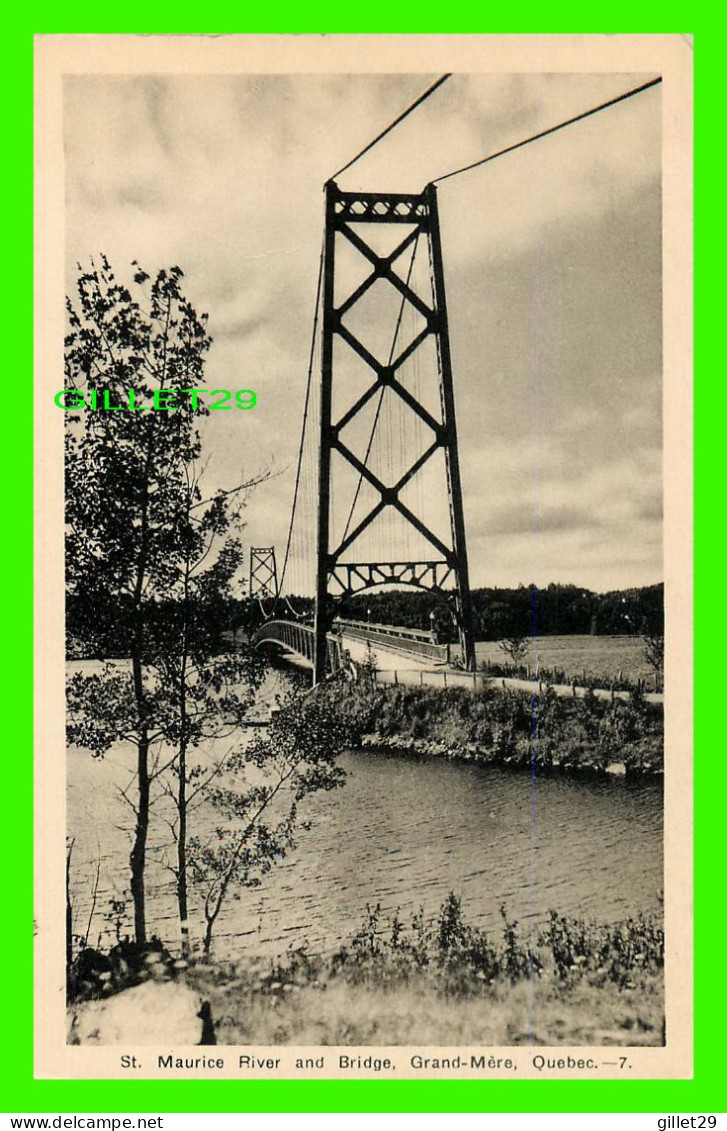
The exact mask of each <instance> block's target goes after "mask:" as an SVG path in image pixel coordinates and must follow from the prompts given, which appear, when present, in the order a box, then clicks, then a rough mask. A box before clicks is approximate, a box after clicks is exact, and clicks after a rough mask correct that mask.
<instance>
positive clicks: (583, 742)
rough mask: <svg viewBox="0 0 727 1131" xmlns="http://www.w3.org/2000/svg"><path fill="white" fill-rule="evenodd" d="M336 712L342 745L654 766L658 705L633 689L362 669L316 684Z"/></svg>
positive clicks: (558, 763)
mask: <svg viewBox="0 0 727 1131" xmlns="http://www.w3.org/2000/svg"><path fill="white" fill-rule="evenodd" d="M315 694H316V695H320V696H322V697H324V698H325V699H326V700H327V701H328V702H329V704H330V705H331V706H332V707H333V708H334V709H335V710H336V711H337V712H338V713H339V714H340V715H341V717H342V718H343V719H344V721H345V723H346V725H347V727H348V729H349V731H350V734H351V743H352V745H359V746H368V747H376V748H381V749H388V750H392V751H397V752H398V751H402V752H403V751H406V752H414V753H416V754H419V755H421V756H427V757H444V758H448V759H451V760H459V761H465V762H471V763H474V764H476V765H483V766H487V765H499V766H506V767H513V768H527V769H528V770H530V771H532V770H533V769H534V770H535V771H536V772H537V773H543V772H548V771H557V772H564V773H577V772H585V773H595V774H607V773H609V774H618V775H625V776H632V777H635V776H645V775H646V776H655V775H659V774H661V773H663V768H664V712H663V707H662V706H661V705H660V704H654V703H649V702H647V701H646V700H645V699H644V697H643V695H641V694H639V693H638V692H635V693H633V694H632V695H631V696H630V697H629V698H628V699H618V698H617V699H614V700H613V701H611V700H603V699H599V698H597V697H596V696H595V695H593V694H592V693H591V692H586V694H585V695H584V696H583V697H581V698H577V699H568V698H563V697H560V696H558V695H556V694H555V692H554V691H553V690H552V689H551V688H545V689H544V690H543V692H542V694H541V695H539V696H538V697H537V698H534V697H533V696H531V695H528V694H527V692H524V691H516V690H511V689H495V688H492V687H488V686H485V687H482V688H478V689H477V690H469V689H466V688H447V689H439V688H437V689H435V688H429V687H406V686H391V685H382V684H380V683H378V682H376V681H375V680H373V679H371V678H367V674H366V672H365V670H364V671H363V673H362V674H361V677H360V678H359V680H358V681H357V682H355V683H347V682H343V681H338V680H335V681H331V682H329V683H326V684H322V685H321V686H320V687H319V688H317V689H316V692H315Z"/></svg>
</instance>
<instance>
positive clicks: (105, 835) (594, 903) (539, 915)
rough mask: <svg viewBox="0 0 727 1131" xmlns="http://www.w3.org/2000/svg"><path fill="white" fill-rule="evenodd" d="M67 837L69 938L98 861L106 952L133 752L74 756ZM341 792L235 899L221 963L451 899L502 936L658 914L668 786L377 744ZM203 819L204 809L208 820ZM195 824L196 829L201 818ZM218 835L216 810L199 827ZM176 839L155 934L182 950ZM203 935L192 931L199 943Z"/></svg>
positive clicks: (154, 868) (357, 762) (79, 928)
mask: <svg viewBox="0 0 727 1131" xmlns="http://www.w3.org/2000/svg"><path fill="white" fill-rule="evenodd" d="M68 759H69V762H68V767H69V774H68V782H69V789H68V826H69V834H70V835H71V836H73V837H75V843H74V849H73V861H72V889H73V894H74V930H75V931H76V932H78V933H85V927H86V922H87V918H88V914H89V906H90V900H91V893H92V889H93V884H94V876H95V872H96V864H97V861H99V860H100V862H101V869H100V877H99V885H98V894H97V900H96V910H95V912H94V919H93V923H92V928H91V932H90V941H91V942H92V943H94V944H96V943H97V942H99V941H101V942H102V943H105V944H108V942H109V941H110V939H112V937H113V934H114V930H115V928H114V926H113V921H112V920H113V917H112V916H111V917H108V912H109V903H110V900H111V899H112V898H116V899H119V900H122V901H123V900H124V899H126V901H127V908H126V913H125V914H123V915H122V917H121V918H122V930H129V926H128V923H129V912H130V902H129V901H128V895H126V896H125V895H124V889H125V888H126V887H127V885H128V853H129V845H130V841H129V835H128V831H124V827H126V829H127V830H128V827H129V826H130V825H131V824H132V819H131V816H130V814H129V813H128V811H125V807H124V803H123V801H122V800H121V799H120V798H119V797H118V794H117V791H116V788H115V787H116V786H117V785H119V784H123V785H126V784H128V782H129V780H130V776H131V768H132V767H133V748H131V747H129V746H127V747H123V746H118V747H116V748H114V749H113V750H112V751H111V752H110V753H109V754H108V755H107V756H106V758H105V759H103V760H101V761H100V760H94V759H92V757H91V755H90V754H89V753H88V752H86V751H83V750H78V749H74V748H72V749H71V750H70V751H69V755H68ZM341 764H342V765H343V767H344V768H345V770H346V774H347V781H346V784H345V786H344V787H343V788H341V789H337V790H334V791H332V792H330V793H323V794H321V795H316V796H313V797H311V798H310V799H308V802H307V804H305V803H304V804H305V811H304V813H303V814H302V815H303V817H304V818H305V819H306V820H307V821H309V822H310V828H304V829H302V830H301V831H300V834H299V837H298V844H297V847H296V848H295V849H294V850H292V851H291V852H290V854H289V856H288V857H287V858H286V859H285V860H284V861H282V862H281V863H280V864H278V865H276V866H275V867H274V868H273V870H272V871H271V872H270V874H269V875H268V876H266V877H264V878H263V881H262V885H261V887H260V888H257V889H252V890H246V889H243V890H241V891H240V893H239V899H234V900H229V901H228V903H227V904H226V906H225V908H224V910H223V912H222V914H221V916H220V919H219V921H218V924H217V931H216V939H217V943H216V950H217V953H219V954H225V955H236V954H243V953H245V952H247V953H250V952H258V953H265V954H274V953H279V952H282V951H284V950H285V949H286V947H287V946H289V945H300V944H301V943H302V941H303V940H304V939H308V941H309V942H310V944H311V946H312V947H313V948H319V947H320V948H324V949H331V948H333V947H334V946H335V945H336V944H338V943H340V942H342V941H344V940H345V939H347V938H349V937H350V936H351V934H352V933H353V931H355V930H356V928H357V927H358V926H359V925H360V924H361V922H362V919H363V917H364V915H365V911H366V905H367V903H368V904H376V903H379V902H380V903H381V905H382V907H383V908H384V909H385V910H389V911H391V910H394V909H396V908H399V909H400V911H401V913H402V914H403V916H404V917H408V915H409V914H410V913H412V912H416V911H418V910H419V908H423V909H424V912H425V913H426V914H434V913H436V911H437V909H438V908H439V906H440V904H441V903H442V901H443V900H444V899H445V897H446V896H447V895H448V893H449V892H450V891H454V892H456V893H457V894H458V895H460V896H461V897H462V900H463V910H464V913H465V917H466V918H467V919H468V920H470V921H471V922H475V923H478V924H480V925H482V926H485V927H492V928H495V929H497V930H499V926H500V917H499V908H500V906H501V905H502V904H503V903H504V904H505V905H506V907H507V911H508V915H509V917H511V918H516V919H519V920H520V921H526V920H533V921H535V920H538V921H539V920H542V919H543V918H544V917H545V916H546V915H547V912H548V910H549V909H551V908H553V909H555V910H557V911H560V912H563V913H569V914H577V915H585V916H590V917H593V918H596V919H599V920H604V921H606V920H613V919H618V918H624V917H627V916H630V915H635V914H638V913H639V912H641V911H644V912H649V911H658V910H659V907H660V903H659V900H660V892H661V889H662V886H663V881H662V868H663V863H662V847H663V843H662V808H663V793H662V786H661V783H660V781H655V780H649V781H626V780H625V779H623V778H619V779H610V778H608V779H594V778H580V777H565V776H555V775H553V776H544V777H541V778H538V779H536V780H535V781H532V780H531V778H530V775H529V774H528V773H527V772H522V771H519V772H516V771H506V770H501V769H498V768H492V767H489V768H483V767H477V766H472V765H467V764H461V763H456V762H447V761H446V760H444V759H438V758H434V759H431V758H430V759H425V758H420V757H417V756H415V755H394V754H392V753H390V752H380V751H375V750H371V749H365V750H352V751H349V752H347V753H346V754H344V755H343V756H342V759H341ZM200 813H202V811H201V810H200ZM198 819H199V818H198ZM203 821H206V828H205V829H203V831H207V832H209V831H211V830H212V829H213V828H214V824H215V819H214V814H213V813H211V814H210V815H209V816H208V817H206V818H203ZM169 839H170V838H169V835H168V832H167V834H166V839H165V830H164V827H163V825H162V823H161V822H160V821H159V820H157V822H156V826H155V827H154V828H153V829H152V836H151V841H150V845H151V850H150V864H149V873H148V888H149V914H148V917H149V920H150V925H151V929H152V930H154V931H155V932H156V933H158V934H160V935H161V936H162V937H163V938H165V939H166V940H168V941H169V942H171V943H176V938H177V928H176V923H175V917H174V901H173V886H172V884H173V881H172V877H171V875H170V873H169V872H168V871H166V870H165V869H164V868H163V867H162V857H163V855H164V853H165V851H167V849H168V844H169ZM201 928H202V924H201V922H200V921H199V919H197V920H196V921H195V933H196V935H197V936H198V937H200V936H201Z"/></svg>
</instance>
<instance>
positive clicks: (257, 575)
mask: <svg viewBox="0 0 727 1131" xmlns="http://www.w3.org/2000/svg"><path fill="white" fill-rule="evenodd" d="M277 595H278V570H277V566H276V564H275V547H274V546H251V547H250V597H251V598H252V599H258V600H261V601H262V600H265V598H267V597H277Z"/></svg>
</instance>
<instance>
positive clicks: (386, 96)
mask: <svg viewBox="0 0 727 1131" xmlns="http://www.w3.org/2000/svg"><path fill="white" fill-rule="evenodd" d="M691 58H692V55H691V44H690V41H689V38H688V37H685V36H679V35H655V36H650V35H636V36H596V35H583V36H565V35H563V36H562V35H547V36H517V35H515V36H487V35H482V36H480V35H466V36H457V35H452V36H449V35H448V36H429V35H422V36H418V35H412V36H401V35H396V36H383V35H382V36H375V35H360V36H347V35H334V36H318V35H300V36H277V35H260V36H258V35H249V36H244V35H241V36H234V35H231V36H209V37H207V36H163V35H159V36H134V35H121V36H114V35H103V36H80V35H79V36H50V35H49V36H39V37H38V38H37V46H36V146H37V149H36V171H37V196H36V225H37V227H36V232H37V243H36V248H37V263H36V278H37V320H36V374H35V381H36V406H37V407H36V414H37V437H38V439H37V508H38V509H37V586H38V598H37V600H38V605H37V626H38V628H37V632H38V635H37V643H36V648H37V688H38V691H37V746H36V782H37V789H36V795H37V856H36V951H37V968H36V970H37V978H36V1000H35V1008H36V1019H37V1020H36V1074H37V1075H38V1076H39V1077H72V1078H76V1077H78V1078H84V1077H86V1078H88V1077H91V1078H93V1077H98V1078H109V1077H112V1078H157V1079H177V1078H179V1079H187V1078H204V1079H248V1078H269V1079H274V1078H277V1079H296V1078H304V1077H307V1078H311V1077H318V1078H323V1079H326V1078H342V1077H371V1078H377V1079H384V1078H387V1079H388V1078H423V1079H425V1078H456V1079H472V1078H477V1079H486V1078H492V1079H495V1078H498V1079H501V1078H508V1079H523V1078H540V1079H552V1078H567V1079H574V1078H591V1079H637V1078H646V1077H662V1078H675V1077H689V1076H690V1075H691V1073H692V998H691V934H692V903H691V874H690V864H689V861H690V859H691V829H692V814H691V758H692V750H691V654H692V651H691V585H692V580H691V442H692V441H691V423H690V422H691V402H692V385H691V105H692V102H691V98H692V96H691V81H692V80H691Z"/></svg>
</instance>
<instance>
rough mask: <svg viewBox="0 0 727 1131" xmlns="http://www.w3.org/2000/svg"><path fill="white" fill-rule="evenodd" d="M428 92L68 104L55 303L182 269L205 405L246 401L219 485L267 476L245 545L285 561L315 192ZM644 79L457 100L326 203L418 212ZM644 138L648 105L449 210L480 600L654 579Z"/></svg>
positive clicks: (450, 280) (452, 304) (210, 87)
mask: <svg viewBox="0 0 727 1131" xmlns="http://www.w3.org/2000/svg"><path fill="white" fill-rule="evenodd" d="M436 77H437V76H435V75H432V76H428V75H399V76H396V75H393V76H392V75H382V76H376V75H351V76H349V75H346V76H335V75H332V76H300V77H298V76H249V75H240V76H236V75H233V76H230V75H223V76H215V75H210V76H198V75H194V76H169V77H167V76H161V77H160V76H148V77H147V76H142V77H128V78H126V77H119V76H102V75H100V76H75V77H70V78H67V79H66V82H65V152H66V205H67V227H66V247H67V260H68V286H69V288H72V286H73V276H74V265H75V263H76V261H81V262H82V263H84V262H87V261H88V258H89V256H90V255H92V254H94V253H95V252H98V251H100V250H103V251H105V252H106V254H107V255H108V256H109V258H110V259H111V262H112V264H113V265H114V267H115V270H116V272H117V274H118V275H119V276H121V277H122V278H124V279H125V281H127V282H130V280H131V269H130V263H131V261H132V260H134V259H136V260H138V261H139V262H140V263H141V264H142V265H144V266H145V268H146V270H147V271H150V272H153V271H154V270H156V269H157V268H159V267H162V266H170V265H172V264H178V265H179V266H181V267H182V269H183V270H184V272H185V276H186V283H187V290H188V293H189V295H190V297H191V299H192V301H193V302H194V304H195V305H196V307H197V309H198V310H204V311H207V312H208V313H209V316H210V330H211V333H212V336H213V338H214V344H213V346H212V350H211V353H210V357H209V365H208V376H209V380H210V382H211V383H213V384H214V385H217V386H219V387H224V388H230V389H236V388H243V387H251V388H254V389H256V390H257V392H258V395H259V405H258V407H257V408H256V409H255V410H254V411H253V412H250V413H246V414H242V413H217V414H213V417H211V418H210V419H209V420H208V421H207V422H205V436H206V444H207V447H208V451H209V453H210V455H211V461H210V467H209V475H210V481H211V485H213V486H217V485H225V484H227V485H230V484H231V483H234V482H236V481H237V479H238V478H239V475H240V472H241V471H244V472H245V473H248V474H253V473H254V472H256V471H257V470H258V469H259V468H260V467H262V466H264V465H270V466H273V467H274V468H275V469H276V470H277V472H278V474H277V475H276V476H275V477H274V478H273V479H271V480H270V481H269V482H268V483H267V484H265V485H264V486H262V487H260V488H259V489H258V491H257V493H256V494H255V496H254V498H253V499H252V500H251V502H250V504H249V507H248V512H247V521H248V528H247V535H248V538H249V540H250V542H251V543H252V544H258V545H268V544H275V545H276V546H277V547H278V548H279V551H278V552H279V554H280V553H282V549H283V547H284V544H285V536H286V532H287V518H288V514H289V511H290V502H291V499H292V492H293V481H294V474H295V460H296V456H297V449H298V441H299V431H300V421H301V416H302V409H303V399H304V395H305V384H306V371H307V363H308V352H309V348H310V336H311V327H312V318H313V310H314V303H315V288H316V278H317V270H318V257H319V254H320V246H321V235H322V222H323V211H322V210H323V194H322V191H321V190H322V185H323V183H324V182H325V180H326V179H327V178H328V177H329V176H330V175H331V174H332V173H333V172H334V171H335V170H336V169H337V168H339V167H340V166H341V165H343V164H344V163H345V162H346V161H347V160H348V159H349V158H350V157H351V156H353V155H354V153H356V152H357V151H358V150H359V149H360V148H361V147H362V146H363V145H364V144H365V143H366V142H368V141H369V140H370V139H371V138H372V137H373V136H374V135H375V134H376V133H378V132H379V131H380V130H381V129H382V128H383V127H384V126H386V125H387V124H388V123H389V121H391V119H392V118H394V117H395V116H396V115H397V114H398V113H400V112H401V110H402V109H404V108H405V107H406V106H407V105H408V104H409V103H410V102H411V101H413V100H414V98H416V97H417V96H418V95H419V94H420V93H421V92H422V91H423V90H424V89H425V88H426V87H427V86H428V85H429V84H430V83H431V82H432V81H433V80H434V79H435V78H436ZM651 77H653V76H651V75H642V74H600V75H596V74H594V75H572V76H571V75H539V74H533V75H521V74H519V75H509V76H503V75H493V76H472V75H467V76H463V75H455V76H454V77H453V78H451V79H450V80H449V81H448V82H447V83H445V84H444V86H443V87H442V88H441V89H440V90H439V91H437V93H436V94H435V95H433V97H432V98H431V99H430V100H429V101H428V102H427V103H426V104H425V105H424V106H422V107H421V108H420V109H419V110H418V111H416V113H415V114H413V115H412V116H411V117H410V118H409V119H407V120H406V122H404V123H403V124H402V126H401V127H399V128H398V129H397V130H395V131H394V132H393V133H392V135H391V136H390V137H388V138H386V139H385V140H384V141H383V142H382V143H381V144H380V145H379V146H377V147H376V149H375V150H374V151H373V152H372V153H371V154H370V155H367V156H366V157H365V158H363V159H362V160H361V161H360V162H359V163H358V164H357V165H355V166H354V168H353V169H351V170H350V172H348V173H346V174H344V175H342V176H341V178H340V180H339V184H340V186H341V187H342V188H346V189H349V188H350V189H354V188H361V189H368V190H373V191H376V190H379V191H396V190H403V191H418V190H420V189H421V188H423V186H424V185H425V184H426V183H427V182H428V181H429V180H430V179H432V178H433V177H436V176H438V175H440V174H442V173H444V172H447V171H448V170H450V169H453V168H456V167H458V166H460V165H463V164H466V163H468V162H470V161H473V160H476V159H477V158H478V157H480V156H483V155H484V154H486V153H488V152H492V151H494V150H496V149H499V148H502V147H504V146H506V145H509V144H512V143H514V142H516V141H518V140H520V139H521V138H524V137H526V136H528V135H529V134H532V133H535V132H537V131H538V130H541V129H544V128H546V127H547V126H549V125H552V124H555V123H556V122H558V121H560V120H562V119H564V118H568V117H571V116H573V115H574V114H577V113H579V112H581V111H583V110H585V109H587V108H588V107H590V106H592V105H594V104H596V103H598V102H602V101H604V100H606V99H608V98H610V97H614V96H615V95H617V94H619V93H621V92H622V91H625V90H627V89H629V88H630V87H633V86H637V85H639V84H640V83H642V82H644V81H646V80H648V79H649V78H651ZM659 122H660V88H658V87H657V88H655V89H652V90H649V91H647V92H645V93H644V94H641V95H638V96H637V97H636V98H634V99H631V100H629V101H627V102H625V103H623V104H621V105H619V106H617V107H614V108H612V109H609V110H607V111H605V112H604V113H602V114H598V115H596V116H594V117H593V118H590V119H588V120H586V121H585V122H582V123H578V124H576V125H574V126H572V127H570V128H569V129H567V130H564V131H562V132H560V133H558V134H556V135H554V136H552V137H550V138H548V139H545V140H543V141H541V142H538V143H536V144H534V145H532V146H528V147H526V148H525V149H523V150H521V151H519V152H517V153H514V154H511V155H509V156H507V157H504V158H502V159H500V160H498V161H496V162H493V163H492V164H491V165H488V166H486V167H484V168H482V169H478V170H474V171H472V172H469V173H466V174H463V175H462V176H460V177H455V178H452V179H451V180H448V181H446V182H444V183H443V184H442V185H441V187H440V189H439V205H440V216H441V225H442V241H443V253H444V258H445V269H446V281H447V289H448V303H449V312H450V333H451V340H452V353H453V365H454V378H455V396H456V402H457V419H458V427H459V434H460V458H461V465H462V479H463V488H464V505H465V518H466V523H467V534H468V546H469V556H470V572H471V578H472V583H473V584H474V585H502V586H507V585H515V584H518V583H520V582H523V583H527V582H530V581H534V582H536V583H537V584H539V585H546V584H548V583H549V582H551V581H556V582H574V583H576V584H581V585H585V586H589V587H591V588H593V589H598V590H605V589H611V588H617V587H621V586H631V585H642V584H649V583H651V582H655V581H658V580H661V579H662V576H663V572H662V571H663V567H662V553H661V537H662V524H661V510H662V505H661V322H660V309H661V262H660V255H661V235H660V232H661V214H660V204H661V186H660V160H661V139H660V128H659ZM430 501H431V500H430ZM419 502H420V503H422V500H421V499H420V500H419ZM439 502H441V496H440V499H439ZM422 505H423V506H424V507H425V508H426V506H427V498H426V491H425V498H424V500H423V503H422ZM432 506H433V507H435V506H436V503H435V502H432Z"/></svg>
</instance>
